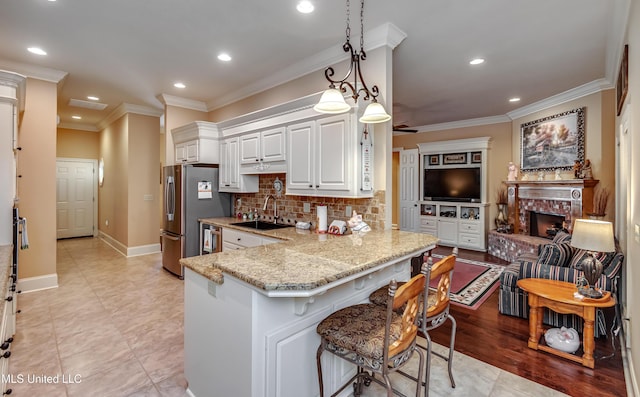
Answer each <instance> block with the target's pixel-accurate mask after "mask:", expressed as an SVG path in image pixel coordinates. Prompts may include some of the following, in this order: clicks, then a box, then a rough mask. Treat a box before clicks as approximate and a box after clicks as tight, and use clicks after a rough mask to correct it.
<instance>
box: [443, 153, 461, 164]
mask: <svg viewBox="0 0 640 397" xmlns="http://www.w3.org/2000/svg"><path fill="white" fill-rule="evenodd" d="M442 164H467V154H466V153H447V154H443V155H442Z"/></svg>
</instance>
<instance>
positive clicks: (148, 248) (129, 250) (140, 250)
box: [100, 231, 161, 258]
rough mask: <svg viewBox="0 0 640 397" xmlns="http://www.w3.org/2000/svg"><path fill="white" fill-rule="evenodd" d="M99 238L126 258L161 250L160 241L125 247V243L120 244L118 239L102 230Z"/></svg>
mask: <svg viewBox="0 0 640 397" xmlns="http://www.w3.org/2000/svg"><path fill="white" fill-rule="evenodd" d="M100 238H101V239H102V240H103V241H104V242H105V243H107V245H109V246H111V248H113V249H115V250H116V251H118V252H119V253H121V254H122V255H123V256H126V257H127V258H129V257H132V256H141V255H149V254H155V253H158V252H160V251H161V249H160V243H155V244H147V245H139V246H136V247H127V246H126V245H124V244H122V243H121V242H120V241H118V240H116V239H115V238H113V237H111V236H110V235H108V234H106V233H104V232H102V231H101V232H100Z"/></svg>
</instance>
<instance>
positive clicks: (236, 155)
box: [218, 136, 258, 193]
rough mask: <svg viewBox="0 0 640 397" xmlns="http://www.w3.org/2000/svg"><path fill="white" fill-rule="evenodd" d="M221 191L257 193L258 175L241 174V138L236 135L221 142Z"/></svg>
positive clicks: (219, 187) (219, 188)
mask: <svg viewBox="0 0 640 397" xmlns="http://www.w3.org/2000/svg"><path fill="white" fill-rule="evenodd" d="M219 175H220V177H219V186H218V190H219V191H220V192H229V193H256V192H257V191H258V175H241V174H240V139H239V138H238V137H237V136H235V137H231V138H227V139H224V140H223V141H222V142H221V143H220V173H219Z"/></svg>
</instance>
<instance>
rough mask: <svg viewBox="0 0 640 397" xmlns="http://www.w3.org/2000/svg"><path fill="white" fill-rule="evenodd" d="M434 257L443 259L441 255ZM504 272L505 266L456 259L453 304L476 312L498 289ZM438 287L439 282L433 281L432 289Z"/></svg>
mask: <svg viewBox="0 0 640 397" xmlns="http://www.w3.org/2000/svg"><path fill="white" fill-rule="evenodd" d="M433 257H434V259H440V258H442V256H441V255H433ZM503 270H504V265H496V264H493V263H486V262H479V261H474V260H470V259H463V258H456V265H455V269H454V271H453V279H452V280H451V303H452V304H455V305H459V306H462V307H466V308H468V309H472V310H476V309H477V308H479V307H480V305H482V303H484V301H486V300H487V298H489V296H491V294H492V293H493V291H495V290H496V289H497V288H498V285H499V283H498V281H499V279H500V274H501V273H502V271H503ZM436 286H437V280H433V281H431V283H430V287H432V288H434V287H436Z"/></svg>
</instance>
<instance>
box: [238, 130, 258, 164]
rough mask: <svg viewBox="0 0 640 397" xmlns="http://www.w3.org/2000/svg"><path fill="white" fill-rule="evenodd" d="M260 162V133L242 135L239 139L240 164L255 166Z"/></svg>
mask: <svg viewBox="0 0 640 397" xmlns="http://www.w3.org/2000/svg"><path fill="white" fill-rule="evenodd" d="M260 160H261V156H260V133H259V132H254V133H252V134H247V135H243V136H241V137H240V163H242V164H255V163H256V162H257V161H260Z"/></svg>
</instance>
